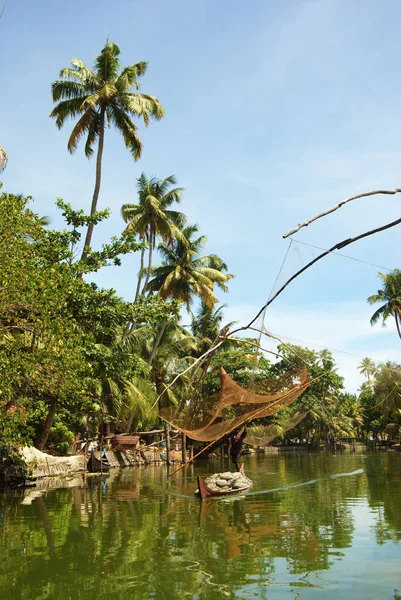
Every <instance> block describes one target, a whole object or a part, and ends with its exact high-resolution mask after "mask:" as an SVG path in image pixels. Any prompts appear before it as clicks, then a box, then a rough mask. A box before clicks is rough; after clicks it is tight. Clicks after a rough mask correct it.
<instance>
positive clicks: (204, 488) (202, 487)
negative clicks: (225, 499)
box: [195, 475, 252, 500]
mask: <svg viewBox="0 0 401 600" xmlns="http://www.w3.org/2000/svg"><path fill="white" fill-rule="evenodd" d="M251 486H252V483H250V484H249V485H246V486H244V487H242V488H238V489H233V488H231V489H229V490H219V491H215V490H212V489H211V488H210V487H209V486H208V485H207V483H206V482H205V481H203V479H201V478H200V477H199V475H198V490H197V492H195V493H196V494H197V496H198V497H199V498H200V499H201V500H206V499H207V498H212V497H219V496H233V495H234V494H241V493H242V492H246V491H247V490H249V488H250V487H251Z"/></svg>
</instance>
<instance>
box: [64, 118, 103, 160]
mask: <svg viewBox="0 0 401 600" xmlns="http://www.w3.org/2000/svg"><path fill="white" fill-rule="evenodd" d="M97 118H98V115H97V113H96V112H95V111H94V110H93V108H88V109H87V110H86V111H85V112H84V114H83V115H82V117H81V118H80V119H79V121H78V122H77V123H76V124H75V127H74V129H73V130H72V132H71V135H70V138H69V140H68V150H69V152H70V153H71V154H73V153H74V152H75V150H76V149H77V147H78V142H79V140H80V139H81V138H82V136H83V135H85V133H86V132H87V131H89V130H90V128H91V125H92V123H93V122H94V121H96V119H97Z"/></svg>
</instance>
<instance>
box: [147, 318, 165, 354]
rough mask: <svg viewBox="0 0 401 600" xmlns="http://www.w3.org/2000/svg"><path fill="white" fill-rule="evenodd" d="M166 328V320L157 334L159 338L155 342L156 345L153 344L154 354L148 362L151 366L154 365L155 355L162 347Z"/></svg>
mask: <svg viewBox="0 0 401 600" xmlns="http://www.w3.org/2000/svg"><path fill="white" fill-rule="evenodd" d="M166 326H167V319H165V320H164V321H163V323H162V326H161V327H160V331H159V333H158V334H157V338H156V340H155V343H154V344H153V348H152V352H151V354H150V357H149V361H148V364H149V365H151V364H152V363H153V360H154V358H155V354H156V350H157V349H158V347H159V346H160V342H161V340H162V337H163V333H164V332H165V331H166Z"/></svg>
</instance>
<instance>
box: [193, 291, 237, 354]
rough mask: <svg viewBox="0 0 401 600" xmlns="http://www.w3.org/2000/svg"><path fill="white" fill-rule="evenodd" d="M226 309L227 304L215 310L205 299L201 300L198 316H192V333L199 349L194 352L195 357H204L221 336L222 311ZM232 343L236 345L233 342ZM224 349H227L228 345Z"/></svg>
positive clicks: (229, 324) (230, 324) (228, 326)
mask: <svg viewBox="0 0 401 600" xmlns="http://www.w3.org/2000/svg"><path fill="white" fill-rule="evenodd" d="M224 308H226V305H225V304H222V305H221V306H219V307H218V308H216V309H215V308H214V307H210V306H208V305H207V304H206V302H205V300H204V299H202V300H201V303H200V307H199V310H198V312H197V313H196V315H192V323H191V331H192V335H193V336H194V337H195V338H196V339H197V349H196V351H195V352H194V356H198V357H199V356H202V355H203V354H204V353H205V352H206V351H207V350H208V349H209V348H210V346H211V345H212V343H213V342H214V341H215V339H216V338H217V336H218V335H219V333H220V331H221V329H222V322H223V312H222V311H223V310H224ZM233 323H234V322H231V323H227V325H225V328H228V329H230V328H231V326H232V325H233ZM230 343H231V344H233V345H235V342H234V341H233V340H232V341H231V342H230ZM220 348H222V347H220ZM224 348H227V345H225V346H224Z"/></svg>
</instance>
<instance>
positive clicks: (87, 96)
mask: <svg viewBox="0 0 401 600" xmlns="http://www.w3.org/2000/svg"><path fill="white" fill-rule="evenodd" d="M119 54H120V49H119V47H118V46H116V44H113V43H111V42H107V43H106V45H105V47H104V48H103V50H102V52H101V53H100V55H99V56H98V57H97V58H96V60H95V65H94V69H93V71H92V70H91V69H89V68H88V67H87V66H86V65H85V63H83V62H82V61H81V60H79V59H78V58H73V59H72V61H71V63H72V68H71V67H68V68H66V69H62V70H61V71H60V77H61V80H58V81H55V82H54V83H53V84H52V96H53V101H54V102H58V104H57V106H56V107H55V108H54V109H53V110H52V112H51V113H50V116H51V117H54V118H55V119H56V125H57V127H58V128H59V129H60V128H61V127H62V126H63V125H64V123H65V121H66V119H68V118H75V117H79V119H78V121H77V123H76V124H75V126H74V128H73V130H72V133H71V135H70V138H69V140H68V150H69V151H70V153H71V154H72V153H73V152H75V150H76V149H77V146H78V143H79V141H80V140H81V138H82V137H83V136H86V143H85V155H86V156H87V158H90V157H91V156H92V155H93V153H94V146H95V143H96V142H97V158H96V182H95V189H94V192H93V198H92V205H91V212H90V214H91V216H93V215H94V214H95V212H96V208H97V202H98V198H99V191H100V182H101V174H102V155H103V146H104V131H105V127H106V125H107V126H111V125H113V126H114V127H116V128H117V129H118V131H119V132H120V133H121V134H122V136H123V138H124V143H125V146H126V147H127V148H128V150H129V151H130V152H131V154H132V156H133V158H134V160H138V159H139V158H140V156H141V152H142V142H141V140H140V139H139V137H138V134H137V127H136V125H135V124H134V123H133V121H132V119H131V117H132V116H134V117H142V119H143V121H144V123H145V125H148V123H149V118H150V117H153V118H154V119H157V120H159V119H161V118H162V117H163V115H164V108H163V106H162V105H161V104H160V103H159V101H158V99H157V98H155V97H154V96H148V95H147V94H140V93H138V92H132V91H131V90H132V88H133V87H134V88H135V89H136V90H138V89H139V83H138V78H139V77H140V76H142V75H144V73H145V72H146V69H147V67H148V63H146V62H139V63H136V64H135V65H131V66H129V67H125V68H124V69H122V70H121V71H120V60H119V58H118V56H119ZM60 100H61V101H60ZM93 227H94V223H90V224H89V225H88V230H87V233H86V239H85V244H84V249H83V252H82V257H81V258H82V259H84V258H86V256H87V251H88V249H89V248H90V246H91V240H92V233H93Z"/></svg>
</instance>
